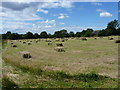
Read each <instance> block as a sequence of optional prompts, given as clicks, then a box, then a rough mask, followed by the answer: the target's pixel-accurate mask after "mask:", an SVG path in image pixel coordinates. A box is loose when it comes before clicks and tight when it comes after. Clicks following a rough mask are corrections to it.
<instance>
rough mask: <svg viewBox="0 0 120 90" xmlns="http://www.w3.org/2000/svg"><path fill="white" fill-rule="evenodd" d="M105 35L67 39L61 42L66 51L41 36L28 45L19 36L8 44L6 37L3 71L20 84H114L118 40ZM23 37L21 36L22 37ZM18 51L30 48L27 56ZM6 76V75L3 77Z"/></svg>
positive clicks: (37, 85) (69, 85)
mask: <svg viewBox="0 0 120 90" xmlns="http://www.w3.org/2000/svg"><path fill="white" fill-rule="evenodd" d="M117 39H118V37H117V36H114V40H108V37H103V38H97V40H95V39H94V38H87V41H82V40H77V39H69V40H68V41H65V42H63V45H64V47H65V52H56V51H55V50H54V47H56V45H55V40H52V43H53V44H52V45H48V42H45V40H41V41H40V42H38V43H35V40H32V42H31V45H28V44H23V43H22V42H19V41H18V40H14V41H13V42H14V43H15V44H16V45H17V47H15V48H13V47H11V44H10V41H9V40H8V42H7V45H6V48H5V49H3V55H2V56H3V60H4V61H3V64H4V65H3V74H7V77H9V78H10V79H12V80H13V81H14V82H15V83H17V85H18V86H19V87H38V88H40V87H41V88H60V87H61V88H62V87H64V88H68V87H69V88H72V87H74V88H75V87H79V88H96V87H98V88H99V87H101V88H116V87H117V85H118V81H117V77H118V44H116V43H115V40H117ZM21 41H22V40H21ZM21 51H29V52H30V54H31V55H32V58H30V59H23V58H22V56H21V55H20V52H21ZM5 80H6V79H5Z"/></svg>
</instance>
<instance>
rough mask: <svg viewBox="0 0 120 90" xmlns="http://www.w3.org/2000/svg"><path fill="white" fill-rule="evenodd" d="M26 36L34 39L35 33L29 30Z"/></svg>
mask: <svg viewBox="0 0 120 90" xmlns="http://www.w3.org/2000/svg"><path fill="white" fill-rule="evenodd" d="M25 38H26V39H33V38H34V35H33V33H31V32H27V33H26V34H25Z"/></svg>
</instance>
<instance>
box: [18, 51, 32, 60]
mask: <svg viewBox="0 0 120 90" xmlns="http://www.w3.org/2000/svg"><path fill="white" fill-rule="evenodd" d="M20 54H21V55H22V57H23V58H32V56H31V55H30V52H28V51H22V52H20Z"/></svg>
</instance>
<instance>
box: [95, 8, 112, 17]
mask: <svg viewBox="0 0 120 90" xmlns="http://www.w3.org/2000/svg"><path fill="white" fill-rule="evenodd" d="M96 11H97V12H100V14H99V15H100V17H112V16H113V15H112V14H111V13H109V12H106V11H105V10H103V9H97V10H96Z"/></svg>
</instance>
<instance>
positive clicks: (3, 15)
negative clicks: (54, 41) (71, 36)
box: [0, 0, 118, 34]
mask: <svg viewBox="0 0 120 90" xmlns="http://www.w3.org/2000/svg"><path fill="white" fill-rule="evenodd" d="M20 1H21V0H19V1H18V2H0V22H1V24H0V26H1V27H0V29H1V30H2V32H1V33H6V32H7V31H11V32H13V33H20V34H23V33H26V32H28V31H30V32H32V33H40V32H42V31H47V32H48V33H51V34H53V33H54V32H55V31H58V30H62V29H66V30H67V31H68V32H70V31H73V32H81V31H82V30H85V29H87V28H92V29H94V30H102V29H105V28H106V26H107V24H108V22H110V21H112V20H114V19H118V2H71V1H65V0H60V1H56V0H55V2H27V1H26V2H20ZM53 1H54V0H53Z"/></svg>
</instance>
